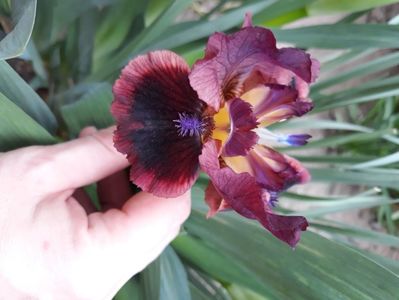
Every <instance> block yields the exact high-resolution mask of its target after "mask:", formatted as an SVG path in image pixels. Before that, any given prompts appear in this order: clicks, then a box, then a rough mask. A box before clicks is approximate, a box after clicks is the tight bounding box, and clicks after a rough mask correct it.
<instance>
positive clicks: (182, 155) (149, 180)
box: [111, 51, 204, 197]
mask: <svg viewBox="0 0 399 300" xmlns="http://www.w3.org/2000/svg"><path fill="white" fill-rule="evenodd" d="M188 73H189V67H188V66H187V64H186V63H185V61H184V60H183V59H182V58H180V57H179V56H178V55H176V54H175V53H173V52H170V51H155V52H150V53H148V54H146V55H142V56H139V57H137V58H135V59H134V60H132V61H130V63H129V64H128V65H127V66H126V67H125V68H124V69H123V71H122V73H121V76H120V78H119V79H118V80H117V81H116V82H115V85H114V87H113V93H114V101H113V103H112V107H111V112H112V114H113V116H114V117H115V119H116V124H117V129H116V131H115V134H114V143H115V147H116V148H117V149H118V150H119V151H120V152H122V153H124V154H126V155H127V158H128V160H129V161H130V163H131V164H132V168H131V171H130V179H131V180H132V181H133V182H134V183H135V184H136V185H138V186H139V187H141V188H142V189H143V190H144V191H147V192H151V193H153V194H155V195H157V196H162V197H175V196H178V195H180V194H183V193H184V192H185V191H187V190H188V189H189V188H190V187H191V185H192V184H193V183H194V181H195V179H196V178H197V176H198V170H199V165H198V156H199V155H200V153H201V147H202V142H201V137H200V136H199V135H197V134H193V135H185V136H183V135H181V134H179V130H178V128H176V120H178V119H179V116H181V114H183V113H184V114H187V115H190V116H192V117H193V118H200V117H201V115H202V111H203V107H204V104H203V102H201V101H200V100H199V99H198V96H197V94H196V92H195V91H194V90H193V89H192V88H191V86H190V84H189V81H188Z"/></svg>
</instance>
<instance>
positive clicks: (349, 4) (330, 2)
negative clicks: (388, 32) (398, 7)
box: [308, 0, 397, 15]
mask: <svg viewBox="0 0 399 300" xmlns="http://www.w3.org/2000/svg"><path fill="white" fill-rule="evenodd" d="M396 2H397V0H351V1H337V0H317V1H315V2H314V3H312V4H310V5H309V6H308V12H309V14H310V15H324V14H326V13H339V12H345V13H347V12H355V11H361V10H366V9H371V8H374V7H379V6H383V5H388V4H392V3H396Z"/></svg>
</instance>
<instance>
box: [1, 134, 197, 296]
mask: <svg viewBox="0 0 399 300" xmlns="http://www.w3.org/2000/svg"><path fill="white" fill-rule="evenodd" d="M83 135H85V137H81V138H79V139H77V140H74V141H70V142H67V143H63V144H58V145H54V146H32V147H27V148H22V149H18V150H15V151H10V152H6V153H1V154H0V299H40V300H43V299H57V300H58V299H60V300H62V299H68V300H71V299H95V300H102V299H111V298H112V297H113V296H114V295H115V294H116V292H117V291H118V290H119V288H120V287H121V286H122V285H123V284H124V283H125V282H126V281H127V280H128V279H129V278H130V277H131V276H132V275H134V274H135V273H137V272H139V271H141V270H142V269H143V268H144V267H145V266H146V265H147V264H149V263H150V262H151V261H152V260H154V259H155V258H156V257H157V256H158V255H159V254H160V253H161V252H162V250H163V249H164V248H165V247H166V245H167V244H168V243H169V242H170V241H171V240H172V239H173V238H174V237H175V236H176V235H177V233H178V231H179V227H180V225H181V224H182V223H183V222H184V220H185V219H186V218H187V217H188V215H189V212H190V196H189V194H188V193H187V194H185V195H182V196H180V197H178V198H174V199H172V198H170V199H165V198H159V197H155V196H153V195H150V194H147V193H144V192H141V193H139V194H136V195H135V196H132V197H130V198H129V194H130V192H129V185H128V181H127V176H123V174H122V173H121V172H120V171H121V170H123V169H124V168H126V167H127V166H128V162H127V160H126V159H125V157H124V156H123V155H121V154H119V153H118V152H117V151H116V150H115V149H114V147H113V145H112V129H107V130H102V131H98V132H96V131H95V130H93V129H86V131H85V132H83ZM118 171H119V173H118ZM112 174H114V175H113V176H110V175H112ZM121 175H122V176H121ZM106 177H108V178H107V179H104V180H101V179H103V178H106ZM121 177H123V178H121ZM99 180H101V181H100V182H99V183H98V191H99V198H100V201H101V202H102V204H103V205H104V207H107V206H108V207H117V208H111V209H109V210H107V211H105V212H92V208H91V207H90V204H89V202H88V201H87V199H88V198H87V195H85V194H84V193H83V192H82V190H80V189H79V188H80V187H82V186H85V185H88V184H90V183H93V182H98V181H99Z"/></svg>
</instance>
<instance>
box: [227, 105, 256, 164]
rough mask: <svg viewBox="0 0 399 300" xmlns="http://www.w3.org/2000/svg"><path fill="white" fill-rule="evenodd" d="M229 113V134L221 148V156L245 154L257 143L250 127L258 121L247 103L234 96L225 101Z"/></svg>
mask: <svg viewBox="0 0 399 300" xmlns="http://www.w3.org/2000/svg"><path fill="white" fill-rule="evenodd" d="M227 106H228V109H229V115H230V123H231V125H230V134H229V138H228V140H227V141H226V144H225V145H224V148H223V156H236V155H246V154H247V153H248V151H249V150H250V149H251V148H252V147H253V146H254V145H255V144H256V143H257V141H258V136H257V135H256V133H255V132H253V131H251V130H252V129H254V128H256V127H257V126H258V122H257V121H256V118H255V116H254V114H253V112H252V107H251V105H250V104H249V103H247V102H245V101H243V100H241V99H239V98H234V99H233V100H230V101H228V102H227Z"/></svg>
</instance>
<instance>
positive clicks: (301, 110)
mask: <svg viewBox="0 0 399 300" xmlns="http://www.w3.org/2000/svg"><path fill="white" fill-rule="evenodd" d="M257 89H258V90H264V93H262V94H264V98H263V99H260V100H259V101H258V102H257V103H256V104H255V105H254V109H253V111H254V114H255V116H256V117H257V120H258V122H259V123H262V125H264V126H266V125H270V124H272V123H275V122H278V121H281V120H285V119H289V118H291V117H294V116H296V117H300V116H302V115H304V114H305V113H307V112H309V111H310V110H312V108H313V103H312V102H311V101H310V100H309V99H307V98H305V99H303V98H298V92H297V90H296V89H295V88H293V87H290V86H284V85H278V84H269V85H264V86H260V87H259V86H258V87H257Z"/></svg>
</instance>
